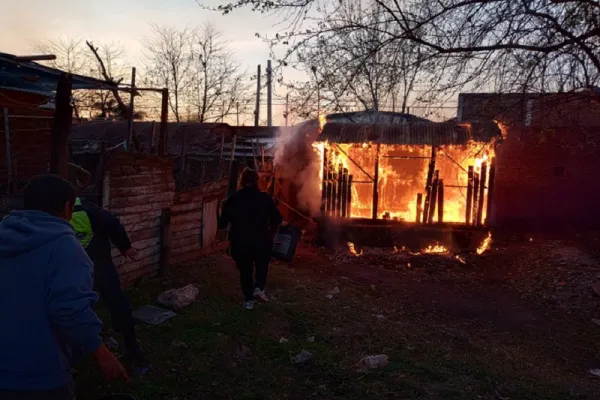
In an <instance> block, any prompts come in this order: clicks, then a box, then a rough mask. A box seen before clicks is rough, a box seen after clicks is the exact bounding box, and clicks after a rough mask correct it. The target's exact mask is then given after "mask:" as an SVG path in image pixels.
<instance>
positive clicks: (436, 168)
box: [314, 121, 502, 226]
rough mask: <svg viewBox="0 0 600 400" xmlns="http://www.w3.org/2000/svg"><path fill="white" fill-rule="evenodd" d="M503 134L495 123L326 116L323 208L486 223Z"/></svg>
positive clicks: (336, 213) (333, 213)
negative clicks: (334, 118)
mask: <svg viewBox="0 0 600 400" xmlns="http://www.w3.org/2000/svg"><path fill="white" fill-rule="evenodd" d="M501 139H502V135H501V131H500V128H499V127H498V125H496V123H494V122H488V123H478V124H471V123H457V122H454V121H448V122H441V123H437V122H419V123H408V124H372V123H350V124H348V123H335V122H333V123H331V122H330V123H327V124H325V125H324V127H323V130H322V132H321V133H320V135H319V137H318V139H317V142H316V143H315V144H314V146H315V147H316V149H317V150H318V154H319V155H320V158H321V171H320V180H321V185H320V186H321V200H322V201H321V204H322V206H321V211H322V214H323V215H324V217H326V218H332V217H335V218H351V219H363V220H364V219H372V220H388V221H390V222H392V221H393V220H396V221H404V222H410V223H415V224H462V225H471V226H483V225H485V224H486V216H487V215H488V214H489V209H490V206H491V201H490V199H491V193H492V191H493V188H494V176H495V152H496V146H497V144H498V143H499V142H500V141H501Z"/></svg>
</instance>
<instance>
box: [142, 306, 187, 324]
mask: <svg viewBox="0 0 600 400" xmlns="http://www.w3.org/2000/svg"><path fill="white" fill-rule="evenodd" d="M131 315H132V316H133V318H135V319H137V320H138V321H142V322H145V323H147V324H150V325H159V324H162V323H163V322H165V321H167V320H169V319H171V318H173V317H174V316H176V315H177V314H175V313H174V312H173V311H171V310H166V309H164V308H160V307H156V306H143V307H140V308H138V309H137V310H135V311H134V312H133V313H131Z"/></svg>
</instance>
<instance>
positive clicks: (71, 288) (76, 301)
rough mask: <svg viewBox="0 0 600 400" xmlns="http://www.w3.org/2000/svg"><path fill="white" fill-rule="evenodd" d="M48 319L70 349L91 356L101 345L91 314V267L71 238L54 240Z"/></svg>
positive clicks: (95, 318) (99, 325)
mask: <svg viewBox="0 0 600 400" xmlns="http://www.w3.org/2000/svg"><path fill="white" fill-rule="evenodd" d="M48 272H49V277H48V278H49V289H48V297H47V310H48V317H49V319H50V321H51V322H52V324H53V325H54V327H55V328H56V329H57V331H58V332H60V336H61V338H63V339H64V340H65V341H67V343H68V344H69V345H70V346H73V347H79V348H82V349H83V350H84V351H85V352H86V353H91V352H93V351H95V350H96V349H98V347H99V346H100V344H102V339H101V337H100V333H101V331H102V322H100V320H99V319H98V316H97V315H96V313H95V312H94V310H93V306H94V304H96V302H97V301H98V295H97V294H96V293H95V292H94V291H93V276H92V274H93V264H92V262H91V261H90V259H89V257H88V256H87V254H86V253H85V250H84V249H83V248H82V247H81V245H80V244H79V242H77V240H76V239H75V237H74V236H70V235H66V236H62V237H61V238H59V239H58V240H57V243H56V245H55V247H54V251H53V253H52V256H51V260H50V265H49V271H48Z"/></svg>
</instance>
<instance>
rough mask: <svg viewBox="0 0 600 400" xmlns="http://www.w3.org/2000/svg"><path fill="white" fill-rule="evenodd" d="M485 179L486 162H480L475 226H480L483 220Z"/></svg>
mask: <svg viewBox="0 0 600 400" xmlns="http://www.w3.org/2000/svg"><path fill="white" fill-rule="evenodd" d="M486 181H487V163H483V164H481V176H480V177H479V202H478V203H477V226H481V224H482V220H483V202H484V200H485V184H486Z"/></svg>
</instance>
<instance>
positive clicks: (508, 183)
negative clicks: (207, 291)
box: [490, 126, 600, 230]
mask: <svg viewBox="0 0 600 400" xmlns="http://www.w3.org/2000/svg"><path fill="white" fill-rule="evenodd" d="M599 205H600V128H576V127H570V128H540V127H516V126H513V127H510V128H509V132H508V139H507V140H506V141H504V142H503V143H502V144H501V145H500V146H499V147H498V149H497V170H496V186H495V191H494V196H493V207H492V212H491V216H490V222H491V223H492V224H493V225H494V226H498V227H503V228H518V229H533V230H580V229H589V228H600V213H598V211H597V210H598V207H599Z"/></svg>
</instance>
